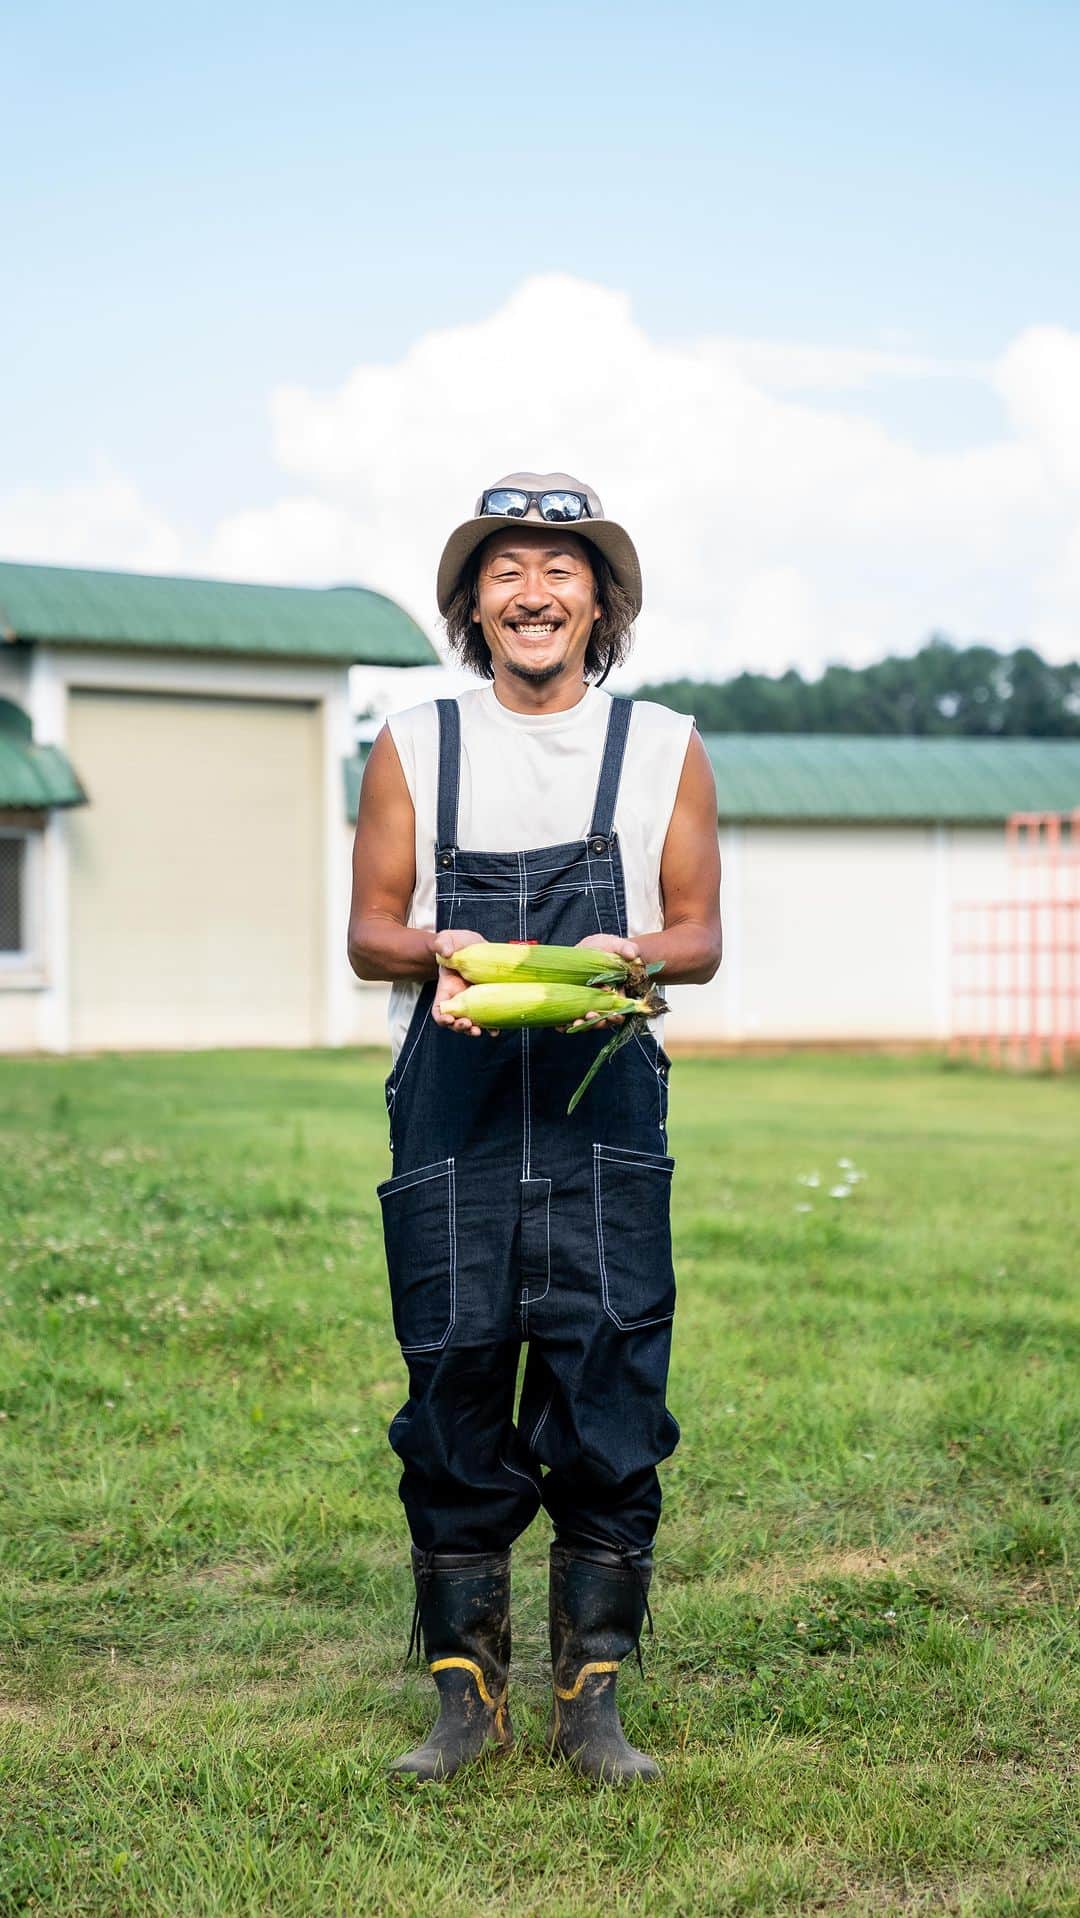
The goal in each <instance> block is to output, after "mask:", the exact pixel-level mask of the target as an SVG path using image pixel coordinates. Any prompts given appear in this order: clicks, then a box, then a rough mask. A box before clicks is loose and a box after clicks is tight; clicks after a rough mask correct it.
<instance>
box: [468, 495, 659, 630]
mask: <svg viewBox="0 0 1080 1918" xmlns="http://www.w3.org/2000/svg"><path fill="white" fill-rule="evenodd" d="M504 487H514V488H516V489H518V490H519V491H521V492H525V493H584V495H585V498H586V500H587V501H588V504H589V511H588V514H583V515H582V517H581V519H576V520H557V521H551V520H545V518H544V516H543V514H542V513H541V511H540V509H539V507H538V506H537V504H536V502H535V501H532V502H530V504H529V509H528V511H527V512H526V513H523V514H511V513H482V512H481V508H482V506H483V503H484V493H481V495H480V498H479V499H478V500H477V502H476V507H475V511H474V517H473V518H472V519H467V520H465V521H464V523H463V524H462V525H461V526H458V527H456V528H455V530H454V531H453V532H452V533H451V535H450V538H449V539H448V540H447V542H446V545H445V546H444V547H443V556H442V558H441V560H440V561H439V580H438V588H437V593H438V601H439V611H440V613H445V612H446V610H447V608H448V607H449V605H450V601H451V600H452V599H453V597H454V594H455V593H456V591H457V588H458V582H459V580H460V579H461V573H462V569H463V567H464V565H465V562H466V560H467V559H468V558H469V556H470V554H471V553H475V551H476V549H477V547H478V546H479V545H481V544H482V542H483V541H484V540H486V539H487V538H488V537H489V535H490V534H492V533H497V532H498V531H499V529H500V527H503V526H545V525H546V526H552V527H553V529H554V528H555V527H558V528H560V529H561V530H562V531H564V532H572V533H576V534H577V536H578V538H579V539H587V540H588V541H589V542H590V544H591V545H593V546H595V547H597V548H598V550H599V551H600V552H601V553H603V555H604V558H605V559H606V560H607V562H608V564H609V566H610V567H611V570H612V572H613V573H614V575H615V577H616V579H617V580H618V582H619V585H620V586H621V587H622V588H623V590H624V591H625V592H627V593H629V595H630V598H631V599H632V601H633V603H634V616H635V618H636V617H637V615H638V613H640V611H641V567H640V565H639V564H638V556H637V554H636V552H635V551H634V542H633V540H632V539H631V538H630V535H629V533H627V532H624V530H623V528H622V527H621V526H617V525H616V523H615V521H614V520H613V519H605V518H604V509H603V507H602V506H601V504H600V499H599V496H598V495H597V494H596V493H594V492H593V490H592V487H591V486H586V485H585V484H584V482H583V481H581V480H576V479H573V478H572V477H571V475H570V474H569V473H508V474H507V475H506V477H505V479H501V480H495V481H494V483H493V484H492V485H491V486H488V487H485V489H484V492H485V493H495V492H500V491H501V490H502V489H503V488H504Z"/></svg>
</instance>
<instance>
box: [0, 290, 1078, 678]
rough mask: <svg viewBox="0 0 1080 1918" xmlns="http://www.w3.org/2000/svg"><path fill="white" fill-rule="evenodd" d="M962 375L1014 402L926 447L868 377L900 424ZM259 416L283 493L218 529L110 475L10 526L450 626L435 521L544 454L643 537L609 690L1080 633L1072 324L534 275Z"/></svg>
mask: <svg viewBox="0 0 1080 1918" xmlns="http://www.w3.org/2000/svg"><path fill="white" fill-rule="evenodd" d="M958 373H959V374H961V375H962V376H963V377H964V378H965V379H967V380H980V379H981V380H982V381H983V382H984V384H985V387H986V390H987V392H988V394H992V395H996V396H997V397H998V398H999V400H1000V401H1002V402H1003V403H1004V406H1005V410H1006V423H1005V426H1004V427H1003V429H1002V432H1001V434H1000V436H999V437H998V438H996V439H992V440H988V441H984V442H983V443H979V444H974V445H970V446H968V447H966V448H963V449H962V450H959V451H947V452H943V451H933V450H927V449H926V448H925V447H922V446H920V445H918V444H916V443H915V442H914V441H913V440H912V439H909V438H906V437H904V436H903V435H902V434H901V433H899V432H898V431H897V430H896V429H895V427H888V426H886V424H885V423H884V422H883V420H882V419H881V418H879V417H877V415H876V414H875V399H876V394H877V392H878V389H879V388H880V387H881V385H882V384H883V383H886V384H888V385H889V387H890V389H891V398H890V405H889V416H890V418H891V419H893V420H895V418H896V414H897V398H896V386H897V383H898V382H899V383H908V385H910V387H911V390H912V392H913V397H915V398H916V399H917V400H918V402H919V404H920V405H921V406H922V407H923V409H925V406H926V403H927V393H928V392H929V394H930V397H931V398H932V399H936V402H937V403H938V404H940V405H941V406H942V407H943V408H947V406H948V404H949V387H948V380H949V379H950V378H953V377H955V376H956V375H957V374H958ZM916 389H918V390H916ZM840 392H843V393H845V394H846V395H847V396H848V397H847V401H846V404H845V406H844V408H843V409H842V410H838V409H837V407H836V405H835V396H836V395H837V394H838V393H840ZM852 395H854V396H855V397H854V399H853V398H852V397H851V396H852ZM270 411H271V419H272V424H273V433H274V447H275V455H276V458H277V460H278V462H279V464H280V467H281V469H282V471H283V474H284V475H285V476H286V481H287V490H286V491H285V492H284V496H283V497H282V498H281V499H280V500H279V501H278V502H277V503H276V504H274V505H273V506H271V507H269V508H266V509H254V510H250V511H244V510H238V511H237V512H236V513H234V514H231V515H229V516H228V517H227V518H226V519H224V520H223V521H222V522H221V523H220V524H219V525H218V526H217V528H216V529H215V531H214V532H213V534H212V536H211V537H210V539H209V541H203V542H198V543H196V542H194V541H192V540H191V539H184V538H182V537H181V535H180V534H179V533H176V532H173V531H172V529H170V528H169V527H167V526H166V525H165V524H164V523H163V522H162V521H161V519H160V517H159V516H157V515H156V514H154V512H153V511H152V509H151V508H150V507H148V506H147V505H146V504H145V503H144V502H142V501H141V500H140V499H139V497H138V495H137V493H136V492H135V490H134V489H133V488H131V487H130V486H127V487H125V486H124V484H123V483H122V482H119V481H117V480H116V479H115V478H112V477H108V478H107V479H106V480H103V481H102V482H100V483H99V487H98V488H97V489H93V488H91V489H86V493H87V497H86V498H81V497H80V498H77V497H76V495H73V494H67V495H57V496H54V497H53V499H52V500H51V501H50V500H49V499H48V498H46V497H44V496H34V499H33V501H32V502H31V505H30V506H27V505H26V503H25V498H28V497H29V496H25V497H24V499H23V503H22V504H20V496H17V495H11V496H9V497H8V499H7V500H6V501H4V500H3V499H0V546H2V547H3V548H4V549H5V550H6V551H8V552H9V553H13V552H16V551H24V552H27V556H29V550H28V549H29V547H30V546H35V547H36V550H37V555H38V556H39V557H54V558H57V559H68V560H71V559H85V558H90V557H93V558H94V559H95V562H96V563H98V564H103V563H106V561H107V562H108V563H112V564H128V565H136V566H144V567H148V568H153V567H161V568H167V567H170V566H172V567H178V568H182V569H183V570H188V571H202V572H216V573H221V574H224V575H227V576H229V577H233V578H251V579H255V578H258V579H268V580H278V581H285V580H297V581H304V582H310V583H313V584H317V583H328V584H329V583H336V582H340V581H343V580H358V581H362V582H364V583H366V584H369V585H372V586H375V587H377V588H380V589H381V590H383V591H386V592H389V593H391V594H393V595H395V596H396V597H398V598H399V599H401V600H402V602H403V603H404V604H405V605H406V606H407V607H408V608H409V610H410V611H411V612H412V613H414V614H415V615H416V616H417V617H418V618H419V619H420V620H421V621H422V622H423V623H424V624H425V625H426V626H427V627H428V630H429V631H431V632H433V633H434V634H435V636H436V639H438V635H439V628H438V625H437V621H436V614H435V605H434V576H435V567H436V563H437V560H438V556H439V552H440V550H441V547H442V544H443V541H444V539H445V537H446V535H447V533H448V532H449V531H450V529H451V528H452V527H453V526H454V525H455V524H456V523H457V522H458V520H460V519H463V518H466V517H468V515H469V514H470V513H471V511H472V506H473V501H474V499H475V497H476V495H477V494H478V493H479V491H480V489H481V487H482V486H483V485H485V484H487V483H489V482H490V481H491V480H492V479H494V478H495V477H497V476H498V475H499V474H501V473H503V472H506V471H509V470H512V469H514V468H518V467H530V468H533V469H535V470H538V471H543V470H545V469H555V468H559V469H563V470H568V471H569V472H571V473H577V474H579V475H580V476H582V477H583V478H585V479H588V480H589V481H590V482H591V483H592V484H593V485H594V486H596V488H597V489H598V491H599V492H600V494H601V496H602V498H603V499H604V502H605V505H606V507H607V509H608V511H609V512H610V513H611V514H612V515H613V516H614V517H615V518H617V519H620V520H622V521H623V523H624V524H625V525H626V526H627V527H628V528H629V529H630V531H631V532H632V534H633V536H634V538H635V541H636V542H637V545H638V548H639V551H640V554H641V559H642V565H643V570H644V576H645V586H646V596H645V611H644V613H643V616H642V619H641V622H640V626H639V638H638V644H637V648H636V652H635V655H634V658H633V661H632V664H631V666H630V668H629V669H628V670H627V671H625V672H624V674H623V676H622V683H623V684H624V685H632V684H634V683H635V682H636V681H638V680H641V679H648V678H655V677H659V676H662V675H663V676H667V675H669V674H671V673H677V672H693V673H708V674H714V675H717V676H719V675H723V674H726V673H729V672H732V671H735V670H738V669H739V668H741V667H744V666H758V667H761V668H763V669H765V670H770V671H775V670H779V669H782V668H783V667H784V666H786V665H788V664H798V665H800V666H801V667H802V668H803V669H804V670H811V671H812V670H815V669H817V668H818V667H820V666H821V665H822V664H823V663H824V662H825V661H826V660H828V659H830V658H840V659H846V660H849V661H852V662H858V661H862V660H867V659H871V658H874V657H877V656H878V655H880V654H881V653H882V652H884V651H886V650H890V649H892V650H900V651H910V650H912V649H913V648H914V647H915V646H917V645H918V644H919V643H920V642H921V640H922V639H923V638H924V637H925V635H926V634H927V633H928V632H929V631H930V630H931V629H933V628H935V627H938V628H944V629H945V630H946V631H949V632H951V633H953V634H954V635H955V636H956V637H957V638H959V639H967V638H971V637H975V636H979V637H985V638H988V639H991V640H995V641H997V642H999V643H1002V644H1006V643H1011V642H1013V641H1015V640H1017V639H1020V638H1029V639H1031V640H1032V641H1033V642H1034V643H1035V644H1038V645H1042V646H1044V647H1045V648H1046V649H1047V650H1048V651H1049V652H1051V653H1052V654H1054V655H1056V656H1059V657H1060V656H1062V655H1063V654H1068V653H1075V652H1076V651H1078V650H1080V647H1078V645H1077V639H1076V637H1075V635H1076V634H1077V631H1078V629H1080V565H1078V561H1077V552H1078V551H1080V503H1078V500H1077V493H1078V491H1080V452H1078V451H1077V449H1078V447H1080V335H1075V334H1069V333H1067V332H1065V331H1063V330H1062V329H1060V328H1053V327H1039V328H1033V329H1030V330H1029V331H1027V332H1025V333H1024V334H1022V335H1020V336H1019V338H1018V339H1017V340H1015V341H1014V342H1013V343H1012V344H1011V345H1010V346H1009V348H1008V350H1007V351H1006V353H1005V354H1004V355H1003V356H1002V358H1001V360H1000V361H999V362H998V364H997V365H996V366H994V367H990V368H987V369H979V368H977V367H972V366H963V367H957V366H954V365H946V364H943V363H939V362H936V361H933V360H928V359H926V358H923V357H919V356H918V355H916V354H914V353H911V352H908V351H905V350H900V349H899V348H898V349H897V350H895V351H893V350H888V351H886V350H878V349H868V350H863V349H848V348H844V347H837V348H821V347H810V348H807V347H802V346H800V345H798V343H794V344H790V345H774V344H768V345H763V344H759V343H755V342H747V341H740V340H733V339H726V338H723V337H710V338H703V339H700V340H697V341H690V342H686V341H680V342H665V341H660V340H657V339H654V338H652V337H651V336H650V335H649V334H648V333H647V332H646V331H645V330H644V329H643V328H642V327H641V326H640V325H638V323H637V322H636V320H635V318H634V315H633V312H632V310H631V306H630V302H629V300H628V298H627V297H626V296H625V295H624V294H622V293H619V292H616V291H612V290H610V289H608V288H605V287H601V286H597V285H593V284H590V283H587V282H584V281H581V280H577V279H573V278H571V277H569V276H567V275H565V274H545V275H541V276H537V277H535V278H532V279H530V280H527V281H526V282H524V284H522V285H521V286H519V287H518V288H517V289H516V290H515V292H514V293H513V294H512V295H511V296H510V297H509V298H508V299H507V300H506V301H505V302H504V303H503V305H501V306H500V307H499V308H498V309H496V310H495V311H493V312H492V313H490V314H489V315H487V317H486V318H484V319H482V320H480V321H478V322H475V323H470V324H468V325H462V326H458V327H450V328H443V329H440V330H437V331H432V332H429V333H426V334H424V335H422V336H421V337H420V338H419V339H418V340H417V341H416V342H415V343H414V344H413V345H412V346H411V347H410V348H409V349H408V351H407V352H405V353H404V354H403V355H402V357H401V358H400V359H399V360H397V361H394V362H392V363H388V364H379V365H375V364H362V365H359V366H357V367H356V368H355V369H354V370H353V372H352V373H351V374H350V375H349V377H348V378H347V379H346V380H345V381H344V383H343V384H342V385H341V386H340V387H337V388H335V389H331V390H328V391H315V390H311V389H308V388H304V387H297V386H290V387H282V388H279V389H278V390H277V391H275V392H274V393H273V394H272V396H271V400H270ZM91 496H92V497H91ZM425 696H426V695H425Z"/></svg>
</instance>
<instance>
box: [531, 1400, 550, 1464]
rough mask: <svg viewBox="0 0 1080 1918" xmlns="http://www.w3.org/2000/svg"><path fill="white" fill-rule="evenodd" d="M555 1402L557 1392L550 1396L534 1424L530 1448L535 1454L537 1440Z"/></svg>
mask: <svg viewBox="0 0 1080 1918" xmlns="http://www.w3.org/2000/svg"><path fill="white" fill-rule="evenodd" d="M554 1403H555V1394H554V1392H552V1393H550V1394H549V1396H548V1402H547V1404H546V1405H545V1407H544V1409H543V1411H542V1412H541V1414H540V1417H539V1418H538V1419H537V1421H536V1424H535V1425H534V1426H533V1429H532V1435H531V1437H530V1439H529V1450H530V1452H532V1453H534V1454H535V1452H536V1444H537V1440H538V1439H539V1437H540V1434H541V1432H542V1431H543V1429H544V1427H545V1425H546V1424H547V1416H548V1413H549V1412H550V1410H551V1408H552V1406H553V1405H554Z"/></svg>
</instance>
